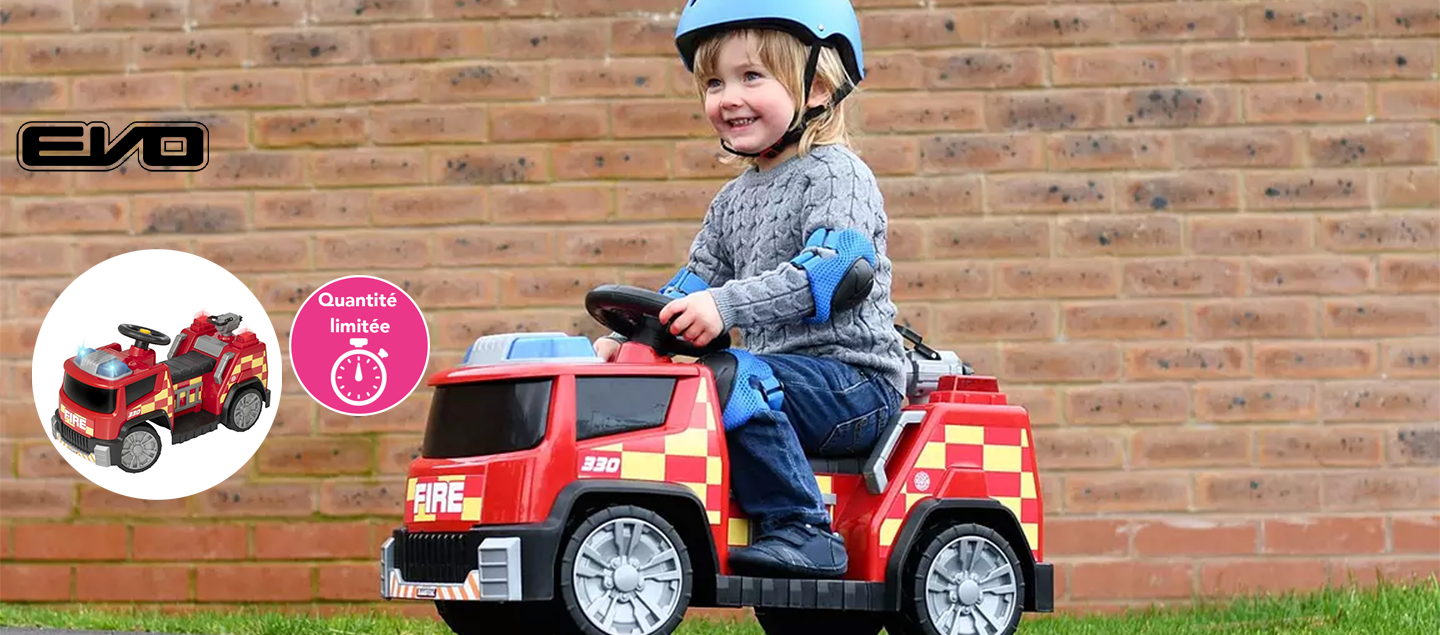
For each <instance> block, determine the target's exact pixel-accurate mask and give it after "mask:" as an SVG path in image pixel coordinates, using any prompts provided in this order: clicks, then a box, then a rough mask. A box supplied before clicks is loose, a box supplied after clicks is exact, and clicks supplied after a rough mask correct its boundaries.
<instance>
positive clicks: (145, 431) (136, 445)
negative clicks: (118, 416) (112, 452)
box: [116, 423, 160, 473]
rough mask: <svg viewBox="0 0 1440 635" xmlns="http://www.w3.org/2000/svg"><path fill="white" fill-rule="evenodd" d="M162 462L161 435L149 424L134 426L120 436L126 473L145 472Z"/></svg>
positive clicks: (119, 462)
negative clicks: (156, 463) (159, 461)
mask: <svg viewBox="0 0 1440 635" xmlns="http://www.w3.org/2000/svg"><path fill="white" fill-rule="evenodd" d="M158 460H160V433H158V432H156V431H155V428H153V427H151V426H150V424H148V423H141V424H139V425H136V426H132V427H131V428H130V429H129V430H126V431H125V433H124V434H122V435H120V460H119V461H117V462H116V464H117V465H119V466H120V469H122V470H125V471H126V472H130V473H135V472H144V471H145V470H148V469H150V468H151V466H154V465H155V462H156V461H158Z"/></svg>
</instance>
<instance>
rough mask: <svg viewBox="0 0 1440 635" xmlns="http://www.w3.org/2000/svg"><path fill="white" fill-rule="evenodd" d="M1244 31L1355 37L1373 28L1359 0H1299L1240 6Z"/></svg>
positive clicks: (1269, 35) (1274, 35)
mask: <svg viewBox="0 0 1440 635" xmlns="http://www.w3.org/2000/svg"><path fill="white" fill-rule="evenodd" d="M1244 15H1245V35H1246V37H1251V38H1255V39H1267V38H1297V39H1298V38H1310V37H1355V36H1358V35H1367V34H1369V33H1371V32H1372V31H1373V28H1374V25H1373V24H1372V23H1371V21H1370V8H1369V7H1368V6H1366V3H1365V2H1363V1H1361V0H1301V1H1297V2H1284V3H1259V4H1253V5H1250V6H1247V7H1245V8H1244Z"/></svg>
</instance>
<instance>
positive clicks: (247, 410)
mask: <svg viewBox="0 0 1440 635" xmlns="http://www.w3.org/2000/svg"><path fill="white" fill-rule="evenodd" d="M229 402H230V403H229V406H230V412H229V415H228V416H226V417H225V427H227V428H230V429H231V430H234V431H236V432H244V431H246V430H249V429H250V428H253V427H255V422H256V421H259V420H260V411H261V410H263V409H264V408H265V398H264V397H262V396H261V395H260V389H259V388H256V387H254V386H250V387H249V388H242V389H240V390H238V391H236V392H235V394H233V395H231V396H230V399H229Z"/></svg>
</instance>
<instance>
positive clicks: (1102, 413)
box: [1065, 383, 1190, 425]
mask: <svg viewBox="0 0 1440 635" xmlns="http://www.w3.org/2000/svg"><path fill="white" fill-rule="evenodd" d="M1189 411H1190V393H1189V389H1188V388H1187V387H1186V386H1185V385H1183V384H1156V383H1139V384H1117V385H1111V386H1093V387H1091V386H1085V387H1076V388H1070V389H1068V390H1066V391H1065V420H1066V421H1067V422H1069V423H1070V424H1072V425H1116V424H1121V423H1127V424H1146V423H1178V422H1182V421H1185V419H1186V418H1187V417H1188V415H1189Z"/></svg>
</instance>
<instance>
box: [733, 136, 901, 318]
mask: <svg viewBox="0 0 1440 635" xmlns="http://www.w3.org/2000/svg"><path fill="white" fill-rule="evenodd" d="M808 177H809V183H808V184H807V186H806V188H805V190H804V192H803V194H802V196H803V197H804V198H803V200H802V202H801V207H800V210H801V214H803V215H804V217H805V220H804V222H803V228H802V236H801V240H802V241H803V240H806V239H808V238H809V237H810V234H812V233H814V232H815V230H817V229H822V228H828V229H832V230H836V231H839V230H843V229H847V228H848V229H855V230H857V231H859V232H860V233H862V234H864V235H865V236H869V237H871V239H872V240H873V239H874V235H875V232H876V231H877V230H878V228H880V226H881V220H880V218H881V215H880V214H879V213H878V212H879V210H878V209H877V205H878V200H875V199H874V197H872V196H866V195H864V192H866V191H868V189H867V188H864V187H862V186H861V182H862V180H863V176H862V174H861V173H860V171H859V170H858V169H857V167H856V166H855V165H854V164H852V163H850V162H844V161H826V162H823V163H820V164H819V165H818V166H817V168H816V169H815V170H813V171H811V173H810V174H809V175H808ZM793 255H798V253H797V254H793ZM712 295H713V296H714V297H715V304H716V306H717V307H718V308H719V309H720V317H721V319H722V321H723V322H724V328H725V329H727V330H728V329H729V328H730V327H732V326H739V327H742V328H743V327H749V326H755V325H758V324H785V323H795V322H799V321H800V320H802V319H804V318H806V317H809V316H811V315H814V314H815V298H814V296H813V295H812V294H811V291H810V279H809V276H808V275H807V274H806V273H805V270H804V269H801V268H799V267H796V266H795V265H793V264H791V263H790V262H789V260H788V259H787V260H786V262H783V263H781V264H780V265H778V266H777V267H775V268H774V269H771V270H769V271H766V272H764V273H761V274H760V275H757V276H754V277H751V278H747V279H744V280H732V281H730V282H727V283H725V284H724V285H723V286H721V287H720V288H719V289H713V290H712Z"/></svg>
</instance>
